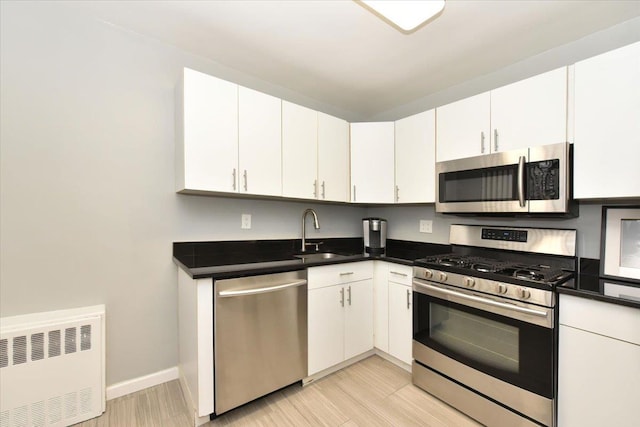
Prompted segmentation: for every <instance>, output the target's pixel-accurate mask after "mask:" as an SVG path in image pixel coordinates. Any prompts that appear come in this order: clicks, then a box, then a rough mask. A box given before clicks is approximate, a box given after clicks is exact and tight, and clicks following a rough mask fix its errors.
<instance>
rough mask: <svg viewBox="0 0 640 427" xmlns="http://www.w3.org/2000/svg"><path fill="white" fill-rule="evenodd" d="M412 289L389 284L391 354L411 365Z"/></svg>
mask: <svg viewBox="0 0 640 427" xmlns="http://www.w3.org/2000/svg"><path fill="white" fill-rule="evenodd" d="M411 292H412V291H411V287H409V286H404V285H401V284H398V283H394V282H389V354H390V355H392V356H394V357H396V358H397V359H400V360H402V361H403V362H405V363H407V364H411V360H412V352H411V348H412V345H411V340H412V328H413V317H412V308H411V304H412V303H413V301H412V298H413V296H412V294H411Z"/></svg>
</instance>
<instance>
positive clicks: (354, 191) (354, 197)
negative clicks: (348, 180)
mask: <svg viewBox="0 0 640 427" xmlns="http://www.w3.org/2000/svg"><path fill="white" fill-rule="evenodd" d="M353 201H354V202H355V201H356V186H355V184H354V185H353Z"/></svg>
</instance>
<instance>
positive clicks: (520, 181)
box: [518, 156, 526, 208]
mask: <svg viewBox="0 0 640 427" xmlns="http://www.w3.org/2000/svg"><path fill="white" fill-rule="evenodd" d="M525 160H526V159H525V157H524V156H520V160H519V161H518V201H519V202H520V207H521V208H524V207H525V206H526V203H525V200H524V171H525V167H524V164H525Z"/></svg>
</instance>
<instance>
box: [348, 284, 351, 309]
mask: <svg viewBox="0 0 640 427" xmlns="http://www.w3.org/2000/svg"><path fill="white" fill-rule="evenodd" d="M347 293H348V297H347V302H348V303H349V305H351V286H349V288H347Z"/></svg>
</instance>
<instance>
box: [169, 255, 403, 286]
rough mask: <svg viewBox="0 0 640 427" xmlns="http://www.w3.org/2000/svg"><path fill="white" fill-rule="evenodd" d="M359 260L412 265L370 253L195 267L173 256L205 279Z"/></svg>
mask: <svg viewBox="0 0 640 427" xmlns="http://www.w3.org/2000/svg"><path fill="white" fill-rule="evenodd" d="M360 261H386V262H392V263H395V264H402V265H408V266H411V265H413V260H407V259H402V258H395V257H387V256H375V255H374V256H372V255H362V254H359V255H350V256H345V257H344V258H339V259H335V258H334V259H330V260H324V261H316V262H302V261H301V260H297V259H292V260H283V261H274V262H258V263H247V264H235V265H222V266H215V267H197V268H189V267H187V266H186V265H184V264H183V263H182V262H180V260H179V259H177V258H176V257H173V262H175V263H176V265H177V266H178V267H179V268H181V269H182V270H184V271H185V272H186V273H187V274H188V275H189V276H190V277H191V278H192V279H206V278H212V279H215V280H221V279H234V278H237V277H245V276H256V275H260V274H271V273H282V272H285V271H296V270H305V269H307V268H309V267H319V266H323V265H334V264H344V263H348V262H360Z"/></svg>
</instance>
